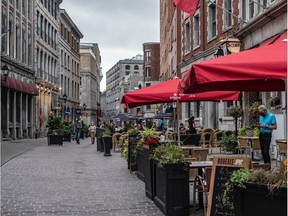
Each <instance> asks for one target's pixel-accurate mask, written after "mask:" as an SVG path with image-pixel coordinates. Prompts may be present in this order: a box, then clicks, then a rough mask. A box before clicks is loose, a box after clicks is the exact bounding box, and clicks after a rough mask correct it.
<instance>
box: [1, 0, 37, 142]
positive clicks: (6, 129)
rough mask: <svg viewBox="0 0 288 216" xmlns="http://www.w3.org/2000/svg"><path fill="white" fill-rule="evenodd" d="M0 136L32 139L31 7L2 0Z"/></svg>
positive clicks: (32, 64)
mask: <svg viewBox="0 0 288 216" xmlns="http://www.w3.org/2000/svg"><path fill="white" fill-rule="evenodd" d="M0 2H1V7H0V10H1V34H0V35H1V45H0V54H1V137H2V138H3V140H7V139H22V138H31V137H33V136H34V134H35V130H36V129H37V126H36V125H37V119H36V118H35V106H36V103H35V101H36V100H35V96H37V95H38V89H37V88H36V85H35V62H34V56H35V52H34V46H35V37H34V28H35V22H34V21H35V20H34V6H35V5H34V4H35V2H34V1H32V0H29V1H27V0H25V1H24V0H22V1H21V0H19V1H10V0H1V1H0Z"/></svg>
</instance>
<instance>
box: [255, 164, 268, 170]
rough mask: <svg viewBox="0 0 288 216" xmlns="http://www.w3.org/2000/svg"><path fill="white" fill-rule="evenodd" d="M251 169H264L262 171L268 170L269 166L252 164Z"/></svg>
mask: <svg viewBox="0 0 288 216" xmlns="http://www.w3.org/2000/svg"><path fill="white" fill-rule="evenodd" d="M252 168H253V169H264V170H267V171H268V170H270V164H268V163H266V164H258V163H256V164H254V163H253V164H252Z"/></svg>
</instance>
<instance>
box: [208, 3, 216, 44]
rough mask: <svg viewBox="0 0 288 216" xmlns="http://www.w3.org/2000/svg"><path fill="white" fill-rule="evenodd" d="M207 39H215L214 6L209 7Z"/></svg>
mask: <svg viewBox="0 0 288 216" xmlns="http://www.w3.org/2000/svg"><path fill="white" fill-rule="evenodd" d="M208 37H209V39H210V40H211V39H213V38H214V37H216V6H215V5H214V4H210V5H209V31H208Z"/></svg>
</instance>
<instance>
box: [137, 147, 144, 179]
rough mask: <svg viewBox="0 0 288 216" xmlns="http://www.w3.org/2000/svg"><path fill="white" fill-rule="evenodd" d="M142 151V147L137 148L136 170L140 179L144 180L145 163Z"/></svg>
mask: <svg viewBox="0 0 288 216" xmlns="http://www.w3.org/2000/svg"><path fill="white" fill-rule="evenodd" d="M144 163H145V162H144V151H143V149H137V165H138V170H137V177H138V178H139V179H140V180H141V181H143V182H144V181H145V174H144V173H145V164H144Z"/></svg>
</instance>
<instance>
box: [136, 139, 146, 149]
mask: <svg viewBox="0 0 288 216" xmlns="http://www.w3.org/2000/svg"><path fill="white" fill-rule="evenodd" d="M143 143H144V139H143V137H141V138H140V139H139V140H138V142H137V148H138V149H143Z"/></svg>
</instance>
